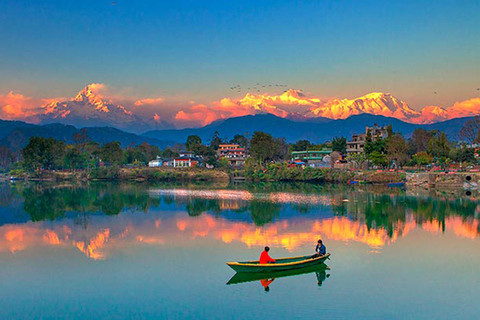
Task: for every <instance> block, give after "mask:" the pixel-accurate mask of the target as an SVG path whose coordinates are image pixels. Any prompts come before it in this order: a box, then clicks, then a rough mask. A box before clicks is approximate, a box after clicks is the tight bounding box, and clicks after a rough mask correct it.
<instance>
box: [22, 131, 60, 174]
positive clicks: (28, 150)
mask: <svg viewBox="0 0 480 320" xmlns="http://www.w3.org/2000/svg"><path fill="white" fill-rule="evenodd" d="M64 152H65V144H64V143H63V142H62V141H58V140H55V139H53V138H48V139H46V138H42V137H32V138H30V142H29V143H28V145H27V146H26V147H25V148H23V149H22V156H23V162H24V166H25V168H26V169H27V170H35V169H56V168H59V167H60V166H61V164H62V162H63V155H64Z"/></svg>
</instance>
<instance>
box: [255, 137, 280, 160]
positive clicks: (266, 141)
mask: <svg viewBox="0 0 480 320" xmlns="http://www.w3.org/2000/svg"><path fill="white" fill-rule="evenodd" d="M275 149H276V145H275V141H274V139H273V137H272V136H271V135H270V134H268V133H265V132H262V131H255V132H254V133H253V137H252V140H251V141H250V153H251V155H252V157H253V158H254V159H256V160H258V161H260V162H266V161H270V160H273V159H274V157H275V153H276V150H275Z"/></svg>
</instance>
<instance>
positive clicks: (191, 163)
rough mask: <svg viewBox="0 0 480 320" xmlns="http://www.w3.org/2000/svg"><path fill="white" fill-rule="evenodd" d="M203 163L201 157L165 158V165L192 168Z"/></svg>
mask: <svg viewBox="0 0 480 320" xmlns="http://www.w3.org/2000/svg"><path fill="white" fill-rule="evenodd" d="M201 165H202V161H201V159H199V158H195V157H194V158H190V157H176V158H170V159H165V160H163V166H165V167H173V168H192V167H198V166H201Z"/></svg>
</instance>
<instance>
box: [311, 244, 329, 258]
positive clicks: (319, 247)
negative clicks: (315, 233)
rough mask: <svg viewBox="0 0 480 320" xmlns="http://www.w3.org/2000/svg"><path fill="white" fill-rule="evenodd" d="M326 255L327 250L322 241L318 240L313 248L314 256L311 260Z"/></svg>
mask: <svg viewBox="0 0 480 320" xmlns="http://www.w3.org/2000/svg"><path fill="white" fill-rule="evenodd" d="M325 254H327V248H326V247H325V246H324V245H323V242H322V240H318V243H317V246H316V247H315V254H314V255H313V256H312V258H316V257H320V256H323V255H325Z"/></svg>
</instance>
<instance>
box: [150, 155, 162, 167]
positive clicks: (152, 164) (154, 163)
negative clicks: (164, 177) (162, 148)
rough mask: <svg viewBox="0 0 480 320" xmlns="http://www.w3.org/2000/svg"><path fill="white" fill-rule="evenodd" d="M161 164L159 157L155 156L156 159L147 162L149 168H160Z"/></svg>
mask: <svg viewBox="0 0 480 320" xmlns="http://www.w3.org/2000/svg"><path fill="white" fill-rule="evenodd" d="M162 164H163V160H162V159H161V158H160V157H159V156H157V158H156V159H153V160H151V161H149V162H148V166H149V167H150V168H156V167H161V166H162Z"/></svg>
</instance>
